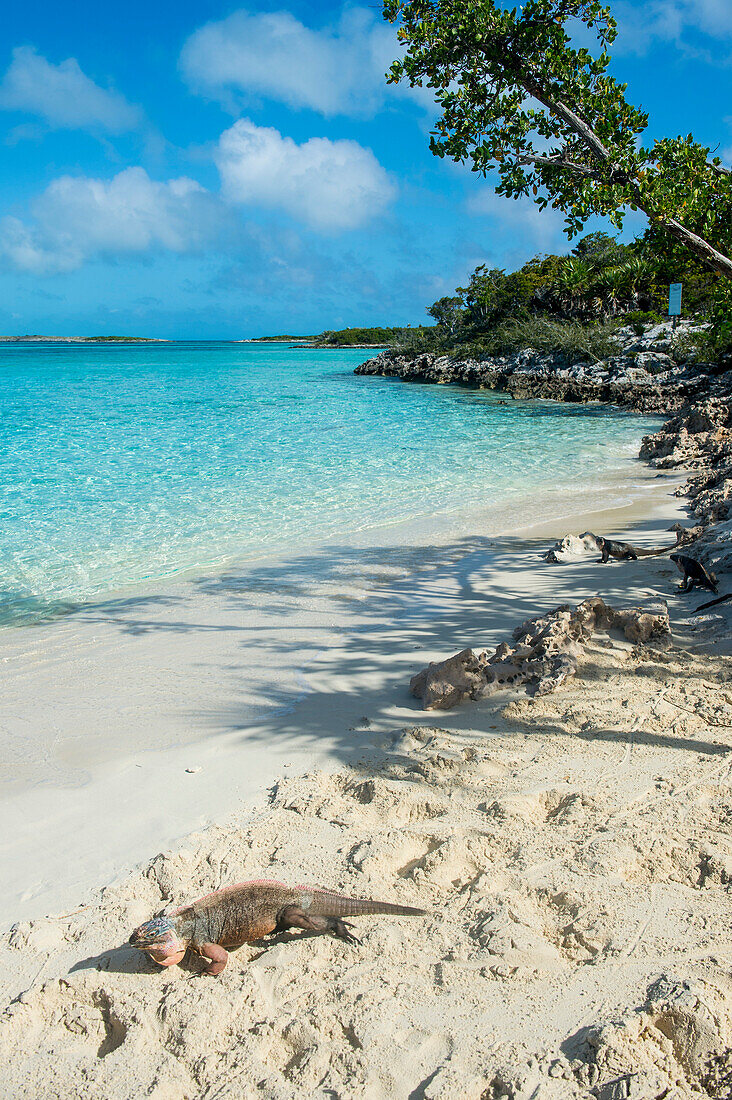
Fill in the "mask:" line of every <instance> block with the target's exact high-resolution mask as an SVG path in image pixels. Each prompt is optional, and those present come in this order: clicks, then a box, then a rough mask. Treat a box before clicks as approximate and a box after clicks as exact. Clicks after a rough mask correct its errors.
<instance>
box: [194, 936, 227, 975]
mask: <svg viewBox="0 0 732 1100" xmlns="http://www.w3.org/2000/svg"><path fill="white" fill-rule="evenodd" d="M198 954H199V955H202V956H203V957H204V958H205V959H209V960H210V963H211V965H210V966H207V967H206V969H205V970H204V974H211V975H212V976H213V977H215V976H216V975H217V974H220V973H221V971H222V970H223V969H224V967H225V966H226V963H227V961H228V958H229V952H228V951H224V949H223V947H220V946H219V944H217V943H202V944H201V946H200V947H199V948H198Z"/></svg>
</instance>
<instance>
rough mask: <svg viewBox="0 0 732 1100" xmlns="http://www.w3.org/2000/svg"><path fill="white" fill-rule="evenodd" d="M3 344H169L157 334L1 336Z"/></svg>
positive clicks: (0, 341) (0, 340)
mask: <svg viewBox="0 0 732 1100" xmlns="http://www.w3.org/2000/svg"><path fill="white" fill-rule="evenodd" d="M0 343H2V344H167V343H168V341H167V340H163V339H159V338H157V337H155V336H37V335H30V334H28V335H26V336H0Z"/></svg>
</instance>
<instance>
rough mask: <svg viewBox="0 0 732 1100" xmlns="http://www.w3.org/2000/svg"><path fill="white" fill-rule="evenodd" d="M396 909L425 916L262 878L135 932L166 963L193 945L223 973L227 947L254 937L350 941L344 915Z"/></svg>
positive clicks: (139, 943)
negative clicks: (299, 931)
mask: <svg viewBox="0 0 732 1100" xmlns="http://www.w3.org/2000/svg"><path fill="white" fill-rule="evenodd" d="M377 913H391V914H392V915H394V916H424V915H425V910H424V909H413V908H412V907H411V906H409V905H392V904H391V902H387V901H365V900H364V901H360V900H358V899H357V898H348V897H344V896H342V895H341V894H331V893H330V892H329V891H328V890H324V889H322V888H320V887H313V888H311V887H309V886H286V885H285V884H284V883H283V882H274V881H271V880H269V879H261V880H258V881H255V882H239V883H236V885H234V886H225V887H224V888H223V889H222V890H215V891H214V892H213V893H212V894H206V896H205V897H203V898H199V900H198V901H194V902H193V904H192V905H185V906H183V907H182V908H181V909H175V910H173V911H172V912H171V913H168V914H165V915H163V916H160V917H154V918H153V919H152V920H149V921H146V922H145V923H144V924H141V925H140V927H139V928H136V929H135V931H134V932H133V933H132V935H131V936H130V943H131V944H132V946H133V947H138V948H140V950H141V951H147V953H148V955H149V956H150V958H151V959H153V960H154V961H155V962H156V963H159V964H160V966H175V964H176V963H179V962H181V960H182V959H183V956H184V955H185V953H186V951H187V950H188V948H191V949H192V950H193V951H196V952H198V954H199V955H202V956H203V957H204V958H206V959H208V960H209V962H210V965H209V966H208V967H207V968H206V970H205V971H204V973H206V974H220V973H221V971H222V970H223V969H224V967H225V966H226V962H227V959H228V957H229V956H228V954H227V952H226V950H225V949H226V948H227V947H229V948H232V947H241V945H242V944H244V943H254V942H255V941H257V940H260V939H262V937H263V936H266V935H269V933H270V932H284V931H285V929H287V928H303V929H305V930H306V931H309V932H329V933H330V934H331V935H333V936H337V937H338V939H341V940H345V941H346V943H359V942H360V941H359V940H357V939H356V937H355V936H353V935H352V934H351V932H350V931H349V928H350V925H349V924H347V923H346V922H345V921H344V920H341V918H342V917H358V916H366V915H368V914H377Z"/></svg>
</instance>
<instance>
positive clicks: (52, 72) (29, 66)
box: [0, 46, 141, 133]
mask: <svg viewBox="0 0 732 1100" xmlns="http://www.w3.org/2000/svg"><path fill="white" fill-rule="evenodd" d="M0 108H2V109H4V110H6V111H25V112H27V113H28V114H32V115H38V116H39V117H40V118H42V119H44V120H45V122H46V123H48V125H49V126H52V127H54V128H58V129H63V130H73V129H83V128H85V127H91V128H98V129H102V130H108V131H110V132H111V133H121V132H122V131H124V130H133V129H135V127H137V126H138V125H139V124H140V121H141V113H140V111H139V110H138V108H136V107H133V106H132V105H131V104H129V103H128V102H127V100H126V99H125V98H124V97H123V96H121V95H119V94H118V93H117V92H112V91H108V90H107V89H105V88H100V87H99V85H98V84H95V83H94V81H93V80H90V79H89V77H88V76H86V75H85V73H83V72H82V70H81V69H80V67H79V63H78V61H76V60H75V58H73V57H70V58H69V59H68V60H67V61H62V62H61V64H60V65H52V64H51V62H50V61H47V60H46V58H45V57H42V56H41V55H40V54H39V53H36V51H35V50H34V49H33V47H32V46H18V48H17V49H15V50H13V60H12V61H11V63H10V67H9V68H8V71H7V72H6V74H5V77H4V79H3V82H2V85H0Z"/></svg>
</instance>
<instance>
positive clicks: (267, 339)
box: [252, 336, 316, 344]
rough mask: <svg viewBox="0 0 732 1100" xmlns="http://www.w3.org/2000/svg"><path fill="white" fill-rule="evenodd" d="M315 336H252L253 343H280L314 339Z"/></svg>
mask: <svg viewBox="0 0 732 1100" xmlns="http://www.w3.org/2000/svg"><path fill="white" fill-rule="evenodd" d="M315 339H316V337H315V336H254V337H253V338H252V343H253V344H281V343H289V342H290V341H292V340H315Z"/></svg>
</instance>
